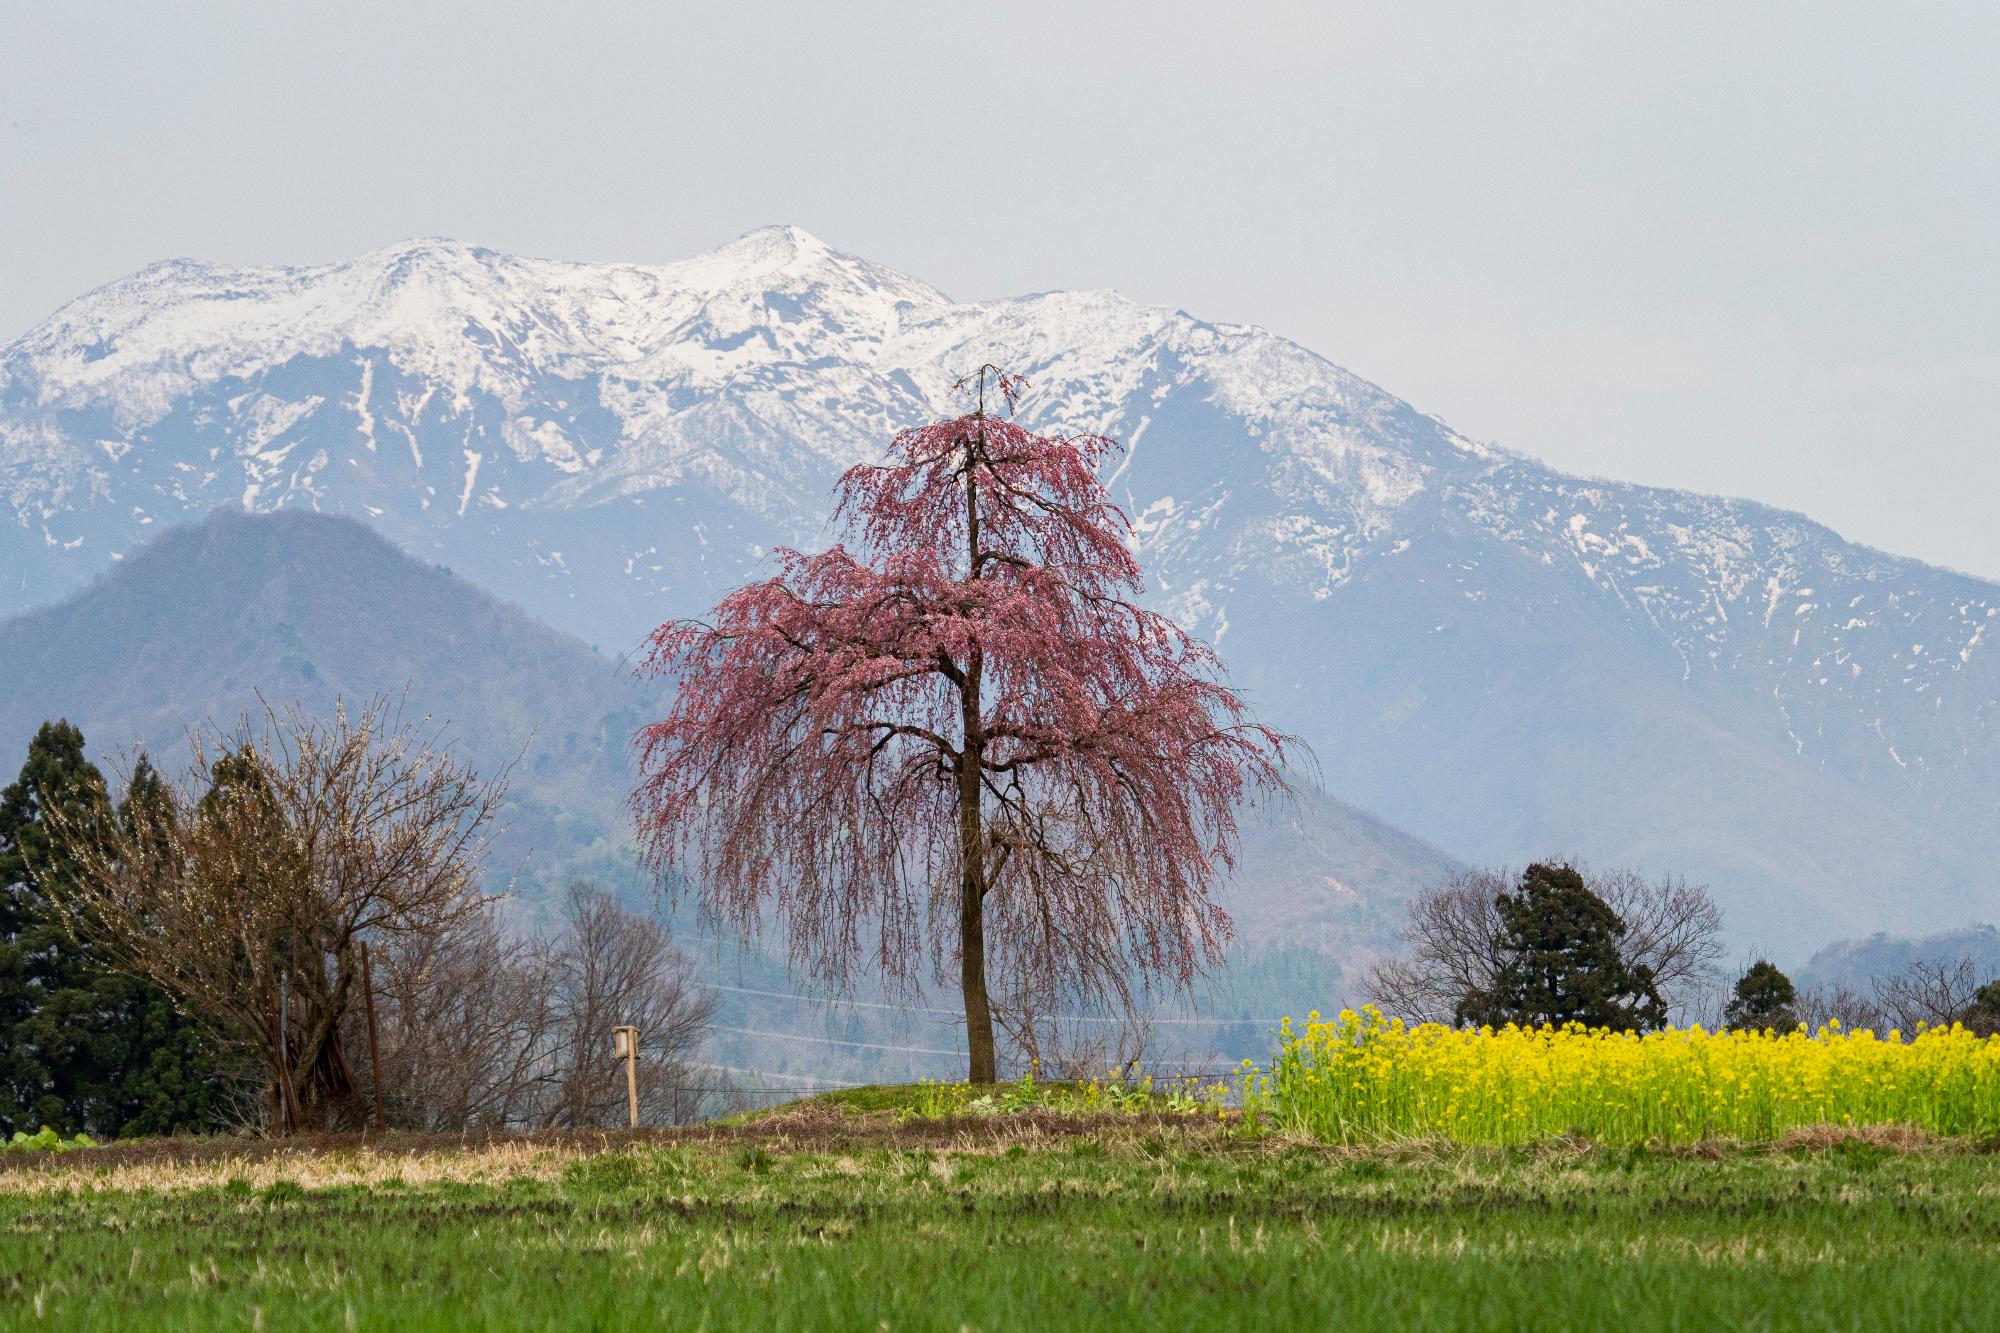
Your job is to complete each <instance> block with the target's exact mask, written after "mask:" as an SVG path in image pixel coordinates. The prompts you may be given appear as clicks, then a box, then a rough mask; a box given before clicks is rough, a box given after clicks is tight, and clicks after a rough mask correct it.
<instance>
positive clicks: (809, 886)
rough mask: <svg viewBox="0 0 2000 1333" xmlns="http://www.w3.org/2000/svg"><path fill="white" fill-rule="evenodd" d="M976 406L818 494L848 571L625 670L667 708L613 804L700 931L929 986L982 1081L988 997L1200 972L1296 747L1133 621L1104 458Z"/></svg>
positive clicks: (802, 574)
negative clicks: (1250, 838)
mask: <svg viewBox="0 0 2000 1333" xmlns="http://www.w3.org/2000/svg"><path fill="white" fill-rule="evenodd" d="M974 379H975V377H968V378H967V380H965V381H961V385H960V387H961V388H964V387H965V386H967V385H970V384H972V383H973V382H974ZM976 385H977V405H976V407H975V408H974V410H973V411H972V412H970V413H969V414H967V415H965V416H961V417H956V418H953V419H950V420H945V421H939V422H935V423H933V424H931V425H929V426H924V427H921V428H917V429H912V430H906V431H904V432H902V433H900V434H898V435H897V436H896V437H895V439H894V440H893V441H892V442H891V444H890V446H889V457H888V460H887V461H886V462H884V463H883V464H881V465H879V466H860V467H855V468H853V469H851V470H850V471H848V472H847V473H846V474H845V475H844V476H843V477H842V478H841V479H840V482H839V484H838V501H839V503H838V506H837V510H836V513H837V517H838V519H839V520H840V521H842V522H844V523H845V524H846V526H847V530H848V532H849V533H850V534H851V537H850V539H851V540H852V541H853V542H854V544H855V547H856V549H854V550H849V549H848V547H847V546H845V545H842V546H836V547H834V548H833V549H832V550H830V551H827V552H824V553H823V554H819V555H802V554H800V553H799V552H796V551H790V550H780V551H778V552H776V553H775V559H776V563H777V566H778V573H777V575H776V577H774V578H771V579H769V580H767V581H765V582H762V583H756V584H752V585H750V586H748V587H745V588H741V589H738V590H737V591H736V592H734V593H731V594H730V595H729V596H727V597H726V598H724V599H723V600H722V602H721V603H720V604H719V605H718V606H717V607H716V609H715V611H714V612H713V613H712V616H711V622H710V623H701V622H690V621H680V622H675V623H672V624H668V625H665V626H662V627H661V628H660V629H659V630H658V631H657V632H656V633H655V634H654V635H653V636H652V638H651V640H650V643H649V652H648V654H647V656H646V659H645V662H644V666H643V668H642V669H643V670H645V671H648V672H650V673H651V674H654V675H657V676H661V677H670V678H673V679H675V680H676V681H677V682H678V685H679V690H678V693H677V694H676V696H675V700H674V703H673V706H672V709H671V710H670V712H669V713H668V715H667V717H666V718H665V719H664V720H663V721H660V722H657V723H654V724H653V725H651V726H648V727H646V728H645V729H644V730H642V731H641V732H640V734H639V738H638V748H639V754H640V759H641V763H642V779H641V783H640V785H639V787H638V789H637V790H636V791H635V793H634V796H633V805H634V810H635V813H636V815H637V818H638V824H639V831H640V835H641V838H642V841H643V843H644V845H645V847H646V849H647V851H648V853H649V855H650V857H651V858H652V860H653V863H654V865H655V867H656V869H657V870H659V871H660V872H661V876H662V879H663V881H664V882H665V883H667V884H668V885H669V886H670V887H669V892H679V889H678V888H677V887H675V886H677V885H678V884H680V883H683V882H684V881H685V878H686V876H687V875H688V874H689V873H690V872H692V874H693V876H694V877H695V878H696V879H697V882H698V890H697V892H698V896H699V898H700V901H701V903H702V906H703V909H704V912H705V913H706V914H707V915H709V916H710V917H711V918H715V919H720V920H723V921H726V922H728V923H730V924H732V925H734V926H736V927H738V928H739V929H744V930H753V929H755V928H756V927H758V926H759V925H760V924H761V923H762V921H763V920H764V918H765V917H766V916H767V914H768V915H775V917H776V919H777V920H778V921H779V922H780V923H781V924H782V925H783V926H784V927H785V928H786V929H787V931H788V934H789V938H790V945H791V950H792V956H793V961H794V963H795V964H799V965H801V966H803V967H804V968H806V969H807V970H808V971H810V972H811V973H813V974H814V975H817V976H820V977H822V978H823V979H826V980H828V981H831V982H834V983H835V984H839V983H840V982H841V981H842V980H844V978H845V977H846V975H847V974H848V969H849V968H850V967H851V966H852V965H853V964H854V963H855V962H857V961H858V960H861V959H863V958H872V961H873V962H874V963H875V964H876V965H877V966H878V967H879V968H880V969H881V971H882V972H883V974H884V975H885V976H886V977H887V978H889V979H890V980H891V981H892V982H909V981H912V980H916V979H919V974H920V973H921V971H923V970H924V969H926V968H929V969H932V970H933V971H934V973H935V975H937V976H938V977H939V978H940V979H942V978H943V977H945V976H947V975H949V970H948V969H949V963H950V960H951V959H952V958H954V957H955V958H956V960H957V964H958V967H957V971H958V983H959V989H960V992H961V994H962V996H963V999H964V1005H965V1016H966V1041H967V1046H968V1048H969V1056H970V1066H971V1071H970V1072H971V1077H972V1079H973V1080H974V1081H975V1082H991V1081H993V1080H994V1079H995V1078H996V1077H997V1064H996V1056H995V1050H994V1040H993V1015H992V1009H991V1001H990V999H989V994H990V992H989V985H990V984H991V983H995V982H997V983H999V984H1002V985H1004V986H1005V987H1006V992H1005V993H1010V994H1026V995H1034V996H1040V997H1048V996H1053V995H1056V994H1058V993H1062V994H1068V995H1072V996H1075V995H1083V996H1086V997H1090V998H1107V997H1112V996H1115V997H1118V998H1121V999H1129V991H1128V986H1129V980H1130V979H1131V978H1133V977H1144V978H1165V979H1170V980H1171V981H1172V982H1174V983H1175V984H1177V985H1182V986H1185V985H1189V984H1191V983H1192V981H1193V980H1194V978H1195V976H1196V975H1197V973H1198V972H1200V971H1201V970H1202V969H1203V968H1204V967H1206V966H1207V965H1209V964H1210V963H1212V962H1213V961H1215V960H1216V959H1218V958H1219V957H1220V955H1221V951H1222V948H1223V946H1224V945H1225V943H1226V942H1227V940H1228V938H1229V931H1230V926H1229V919H1228V917H1227V916H1226V915H1225V914H1224V913H1223V911H1222V910H1221V909H1220V908H1219V907H1218V906H1217V905H1216V904H1215V903H1214V902H1213V901H1212V899H1211V897H1210V892H1209V891H1210V888H1211V885H1212V884H1213V882H1214V880H1215V878H1216V876H1217V875H1218V874H1219V873H1221V872H1222V871H1224V870H1226V869H1227V868H1228V867H1229V866H1230V865H1231V864H1233V856H1234V852H1235V846H1236V839H1237V826H1236V822H1235V812H1236V810H1237V809H1238V808H1239V807H1240V806H1241V805H1242V804H1243V803H1244V802H1245V801H1246V800H1248V799H1250V798H1252V797H1254V796H1256V795H1258V794H1263V793H1274V794H1275V793H1283V792H1286V791H1288V788H1287V786H1286V783H1285V780H1284V778H1283V775H1282V772H1281V767H1280V766H1281V763H1282V762H1283V761H1284V759H1285V758H1286V754H1287V751H1288V749H1289V748H1290V747H1291V746H1292V745H1293V744H1295V742H1293V741H1292V738H1290V737H1286V736H1282V735H1280V734H1279V733H1277V732H1274V731H1272V730H1270V729H1269V728H1267V727H1264V726H1261V725H1258V724H1257V723H1255V722H1254V721H1252V720H1250V718H1249V716H1248V713H1247V711H1246V709H1245V706H1244V704H1243V702H1242V701H1241V700H1240V699H1239V698H1238V697H1237V696H1236V695H1235V694H1234V693H1232V692H1231V691H1230V690H1229V689H1228V688H1227V687H1226V686H1225V685H1224V684H1223V683H1222V681H1221V664H1220V662H1219V661H1218V659H1217V658H1216V656H1215V655H1214V653H1213V652H1212V651H1210V649H1209V648H1208V647H1207V646H1205V645H1204V644H1202V643H1200V642H1198V641H1197V640H1195V639H1193V638H1191V637H1189V636H1188V635H1187V634H1185V633H1183V632H1182V631H1181V630H1180V629H1179V628H1178V627H1177V626H1175V625H1174V624H1173V623H1172V622H1171V621H1169V620H1167V619H1165V618H1164V617H1162V616H1158V615H1155V614H1153V613H1152V612H1150V611H1146V610H1144V609H1142V608H1141V607H1140V606H1138V605H1137V602H1136V599H1137V597H1138V595H1139V593H1140V589H1141V586H1142V585H1141V581H1140V573H1139V566H1138V564H1137V563H1136V562H1135V561H1134V559H1133V557H1132V554H1131V550H1130V544H1129V541H1128V538H1129V535H1130V525H1129V523H1128V521H1127V519H1126V517H1125V515H1124V513H1123V512H1122V511H1121V510H1119V509H1118V508H1117V506H1115V505H1113V504H1112V503H1111V502H1110V501H1109V499H1108V498H1107V497H1106V495H1105V492H1104V489H1103V487H1102V486H1101V485H1100V484H1099V482H1098V480H1097V468H1098V465H1099V464H1100V463H1101V462H1102V461H1103V460H1104V459H1105V458H1106V457H1108V456H1110V455H1112V454H1113V453H1115V451H1116V450H1117V449H1118V445H1117V444H1116V442H1114V441H1112V440H1108V439H1105V438H1102V437H1100V436H1092V435H1085V436H1077V437H1069V438H1066V437H1061V436H1045V435H1037V434H1034V433H1033V432H1031V431H1028V430H1026V429H1024V428H1023V427H1021V426H1019V425H1017V424H1015V423H1014V422H1013V421H1011V420H1009V419H1007V418H1008V416H1011V413H1012V409H1013V406H1014V403H1015V400H1016V397H1017V395H1018V394H1019V392H1020V390H1021V389H1022V387H1023V385H1024V381H1022V380H1021V379H1019V378H1018V377H1015V376H1011V375H1007V374H1005V373H1003V372H1001V371H999V370H998V369H997V368H995V367H992V366H986V367H982V368H981V370H980V371H979V372H978V374H977V376H976ZM989 388H990V389H992V390H994V391H995V392H996V393H997V395H998V396H999V397H1000V398H1001V399H1003V400H1004V402H1005V408H1006V411H1005V414H1004V415H1003V414H997V413H989V412H988V411H987V393H988V390H989ZM669 872H676V873H671V874H670V873H669Z"/></svg>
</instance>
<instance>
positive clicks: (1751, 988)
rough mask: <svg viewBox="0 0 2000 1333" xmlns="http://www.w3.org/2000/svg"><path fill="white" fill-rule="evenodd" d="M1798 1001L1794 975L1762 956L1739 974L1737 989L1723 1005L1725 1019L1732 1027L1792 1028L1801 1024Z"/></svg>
mask: <svg viewBox="0 0 2000 1333" xmlns="http://www.w3.org/2000/svg"><path fill="white" fill-rule="evenodd" d="M1798 1001H1799V993H1798V991H1797V990H1796V989H1795V988H1794V987H1793V985H1792V979H1791V978H1790V977H1788V976H1786V975H1785V974H1784V973H1783V972H1781V971H1779V970H1778V966H1777V964H1775V963H1773V962H1771V961H1770V960H1769V959H1764V958H1759V959H1758V960H1757V961H1756V962H1754V963H1752V964H1750V966H1749V968H1748V969H1747V970H1746V971H1745V972H1744V973H1743V975H1742V976H1741V977H1739V978H1737V981H1736V993H1735V994H1734V995H1733V996H1731V997H1730V1000H1729V1004H1728V1005H1727V1006H1726V1007H1725V1008H1724V1009H1723V1011H1722V1021H1723V1022H1724V1023H1725V1024H1727V1025H1728V1026H1729V1027H1732V1028H1748V1029H1752V1030H1760V1029H1763V1028H1772V1029H1775V1030H1776V1031H1779V1032H1790V1031H1791V1030H1792V1029H1793V1028H1795V1027H1797V1026H1798V1025H1799V1014H1798V1008H1797V1005H1798Z"/></svg>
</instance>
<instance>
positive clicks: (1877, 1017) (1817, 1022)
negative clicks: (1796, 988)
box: [1794, 982, 1890, 1034]
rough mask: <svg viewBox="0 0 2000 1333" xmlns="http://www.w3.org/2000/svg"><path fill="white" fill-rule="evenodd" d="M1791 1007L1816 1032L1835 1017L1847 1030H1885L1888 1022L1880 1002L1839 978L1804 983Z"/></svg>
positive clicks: (1834, 1019) (1807, 1029)
mask: <svg viewBox="0 0 2000 1333" xmlns="http://www.w3.org/2000/svg"><path fill="white" fill-rule="evenodd" d="M1794 1008H1795V1009H1796V1011H1797V1013H1798V1016H1799V1022H1801V1023H1803V1024H1805V1027H1806V1031H1808V1032H1818V1031H1819V1030H1820V1029H1821V1028H1823V1027H1826V1026H1827V1025H1828V1024H1830V1023H1832V1022H1835V1021H1838V1022H1839V1023H1840V1025H1841V1027H1843V1028H1845V1029H1847V1030H1848V1031H1850V1032H1858V1031H1861V1030H1862V1029H1866V1030H1868V1031H1870V1032H1880V1033H1884V1034H1886V1033H1887V1031H1888V1029H1889V1026H1890V1020H1889V1018H1888V1017H1887V1015H1885V1014H1884V1013H1883V1011H1882V1006H1881V1005H1879V1004H1877V1003H1876V1002H1875V1001H1874V1000H1872V999H1870V998H1869V997H1868V996H1866V995H1864V994H1862V993H1861V992H1860V991H1858V990H1856V989H1854V988H1853V987H1852V986H1849V985H1846V984H1844V983H1840V982H1836V983H1834V984H1832V985H1824V986H1808V987H1806V988H1805V989H1804V990H1802V991H1800V992H1799V998H1798V1003H1797V1004H1796V1005H1795V1006H1794Z"/></svg>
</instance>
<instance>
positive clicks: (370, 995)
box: [361, 940, 385, 1131]
mask: <svg viewBox="0 0 2000 1333" xmlns="http://www.w3.org/2000/svg"><path fill="white" fill-rule="evenodd" d="M361 1002H362V1006H363V1007H364V1008H366V1009H367V1010H368V1067H369V1069H370V1070H371V1071H373V1073H374V1075H375V1128H376V1129H377V1130H378V1131H379V1130H381V1129H383V1128H384V1127H385V1124H384V1121H383V1118H382V1057H381V1055H380V1054H379V1053H378V1052H377V1051H376V1049H375V1044H376V1038H375V974H374V972H372V971H371V970H369V967H368V941H367V940H363V941H361Z"/></svg>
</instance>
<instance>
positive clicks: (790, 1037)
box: [708, 1023, 965, 1056]
mask: <svg viewBox="0 0 2000 1333" xmlns="http://www.w3.org/2000/svg"><path fill="white" fill-rule="evenodd" d="M708 1030H709V1031H710V1032H734V1033H736V1034H737V1035H738V1036H743V1037H775V1038H777V1039H778V1040H779V1041H809V1042H811V1043H813V1044H814V1045H815V1046H854V1047H858V1048H860V1049H862V1050H866V1051H907V1052H909V1053H910V1054H912V1055H952V1056H959V1055H964V1054H965V1052H964V1051H945V1050H939V1049H938V1048H937V1047H935V1046H885V1045H883V1044H882V1043H880V1042H874V1041H841V1040H839V1039H838V1038H835V1037H808V1036H806V1035H805V1034H804V1033H801V1032H764V1031H761V1030H759V1029H757V1028H732V1027H724V1026H723V1025H722V1024H720V1023H711V1024H710V1025H709V1028H708Z"/></svg>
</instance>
